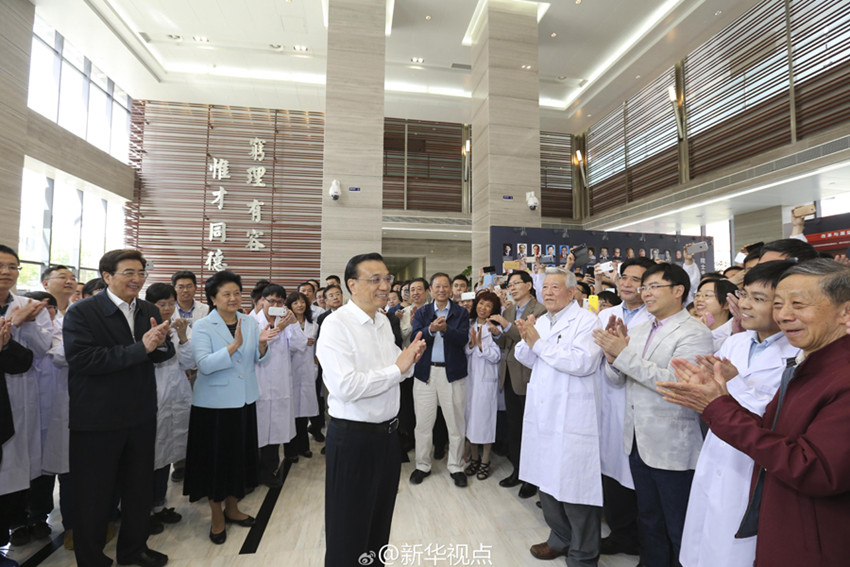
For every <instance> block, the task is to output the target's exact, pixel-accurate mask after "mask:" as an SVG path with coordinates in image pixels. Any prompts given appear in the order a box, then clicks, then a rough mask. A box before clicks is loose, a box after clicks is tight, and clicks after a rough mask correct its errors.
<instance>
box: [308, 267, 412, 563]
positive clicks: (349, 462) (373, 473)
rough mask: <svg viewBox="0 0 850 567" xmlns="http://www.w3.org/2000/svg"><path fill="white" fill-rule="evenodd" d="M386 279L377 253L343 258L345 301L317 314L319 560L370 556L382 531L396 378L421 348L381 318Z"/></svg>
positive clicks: (395, 445)
mask: <svg viewBox="0 0 850 567" xmlns="http://www.w3.org/2000/svg"><path fill="white" fill-rule="evenodd" d="M392 280H393V277H392V275H390V274H389V272H388V271H387V266H386V264H384V260H383V258H382V257H381V255H380V254H378V253H370V254H361V255H358V256H354V257H353V258H351V260H349V261H348V265H347V266H346V268H345V286H346V288H347V289H348V291H349V292H350V293H351V301H350V302H349V303H347V304H346V305H345V306H344V307H340V308H339V309H338V310H337V311H336V312H334V313H333V314H331V315H330V316H328V318H327V319H326V320H325V321H324V322H323V324H322V336H321V338H320V340H319V341H318V342H317V347H316V356H317V357H318V359H319V362H320V363H321V365H322V371H323V377H324V381H325V385H326V386H327V389H328V413H329V414H330V416H331V419H330V423H329V424H328V432H327V446H326V450H327V474H326V476H325V538H326V539H325V541H326V551H325V566H326V567H332V566H333V567H335V566H337V565H357V564H361V565H365V564H367V563H365V562H364V561H368V562H369V563H372V562H373V561H374V560H375V558H377V555H378V553H379V552H380V551H381V549H382V548H383V547H384V546H385V545H386V544H387V542H388V541H389V537H390V527H391V525H392V516H393V509H394V508H395V498H396V493H397V492H398V480H399V475H400V474H401V462H400V460H399V457H398V456H399V451H400V448H399V440H398V434H397V429H398V417H397V415H398V410H399V383H400V382H401V381H402V380H404V379H405V378H407V377H409V376H410V375H411V374H412V373H413V365H414V363H415V362H416V361H417V360H419V357H420V356H422V353H423V352H424V350H425V341H424V340H422V338H421V336H419V335H417V336H416V337H415V338H414V339H413V340H412V341H411V343H410V346H408V347H407V348H406V349H404V350H403V351H402V350H400V349H399V348H398V347H397V346H396V344H395V341H394V339H393V334H392V330H391V329H390V323H389V320H387V318H386V317H384V316H383V315H379V314H378V310H379V309H383V307H384V306H385V305H386V303H387V297H388V295H389V292H390V287H391V286H392ZM361 559H362V560H361ZM379 561H380V559H379Z"/></svg>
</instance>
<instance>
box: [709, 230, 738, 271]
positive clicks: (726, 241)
mask: <svg viewBox="0 0 850 567" xmlns="http://www.w3.org/2000/svg"><path fill="white" fill-rule="evenodd" d="M705 235H706V236H711V237H712V238H714V269H715V270H718V271H719V270H725V269H726V268H728V267H729V266H731V265H732V231H731V230H730V225H729V221H728V220H722V221H717V222H713V223H710V224H707V225H705Z"/></svg>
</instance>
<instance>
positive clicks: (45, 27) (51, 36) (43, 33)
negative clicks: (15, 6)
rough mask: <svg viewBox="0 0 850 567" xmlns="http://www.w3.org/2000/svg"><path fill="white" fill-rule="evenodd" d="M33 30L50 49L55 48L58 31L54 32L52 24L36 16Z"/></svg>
mask: <svg viewBox="0 0 850 567" xmlns="http://www.w3.org/2000/svg"><path fill="white" fill-rule="evenodd" d="M32 29H33V32H34V33H35V35H36V36H38V37H40V38H41V39H43V40H44V41H45V43H47V45H49V46H50V47H54V46H55V45H56V30H54V29H53V28H52V27H51V26H50V24H48V23H47V22H45V21H44V20H42V19H41V18H40V17H38V14H36V15H35V23H34V24H33V27H32Z"/></svg>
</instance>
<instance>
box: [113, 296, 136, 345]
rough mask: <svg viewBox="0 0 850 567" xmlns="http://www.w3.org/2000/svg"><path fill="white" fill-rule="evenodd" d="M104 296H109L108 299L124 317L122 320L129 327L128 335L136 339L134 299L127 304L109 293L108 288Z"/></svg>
mask: <svg viewBox="0 0 850 567" xmlns="http://www.w3.org/2000/svg"><path fill="white" fill-rule="evenodd" d="M106 295H108V296H109V299H111V300H112V303H114V304H115V305H117V306H118V309H119V310H120V311H121V313H122V314H123V315H124V318H125V319H127V324H128V325H130V334H131V335H133V338H134V339H135V338H136V298H135V297H134V298H133V301H132V302H130V303H127V302H126V301H124V300H123V299H121V298H120V297H118V296H117V295H115V294H114V293H112V291H110V289H109V288H106Z"/></svg>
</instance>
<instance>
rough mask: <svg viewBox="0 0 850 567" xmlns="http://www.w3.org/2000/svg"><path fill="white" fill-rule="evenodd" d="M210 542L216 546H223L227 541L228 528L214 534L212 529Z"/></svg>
mask: <svg viewBox="0 0 850 567" xmlns="http://www.w3.org/2000/svg"><path fill="white" fill-rule="evenodd" d="M210 541H211V542H213V543H214V544H216V545H221V544H223V543H224V542H226V541H227V528H224V529H223V530H221V531H220V532H219V533H217V534H214V533H213V531H212V528H210Z"/></svg>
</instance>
